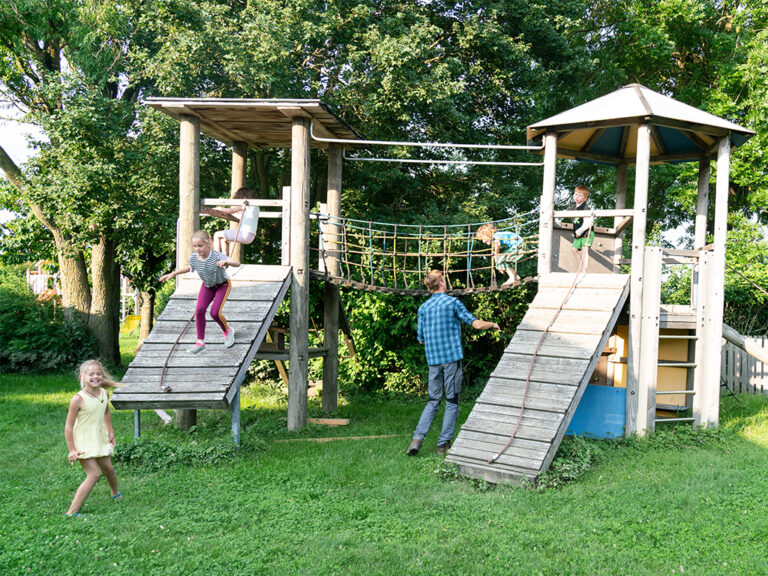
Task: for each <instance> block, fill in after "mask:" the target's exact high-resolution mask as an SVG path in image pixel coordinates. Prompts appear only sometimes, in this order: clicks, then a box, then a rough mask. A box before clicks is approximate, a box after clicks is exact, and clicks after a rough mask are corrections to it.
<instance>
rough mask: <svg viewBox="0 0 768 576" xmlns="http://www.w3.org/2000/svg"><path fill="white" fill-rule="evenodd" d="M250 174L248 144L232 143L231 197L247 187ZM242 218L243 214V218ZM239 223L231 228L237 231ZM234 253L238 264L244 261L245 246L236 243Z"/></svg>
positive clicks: (231, 225) (234, 223)
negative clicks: (246, 182)
mask: <svg viewBox="0 0 768 576" xmlns="http://www.w3.org/2000/svg"><path fill="white" fill-rule="evenodd" d="M247 173H248V144H246V143H245V142H233V143H232V184H231V186H230V191H229V197H230V198H234V197H235V192H237V191H238V190H239V189H240V188H243V187H244V186H245V176H246V174H247ZM240 217H242V214H241V216H240ZM238 225H239V221H236V222H232V223H231V224H230V225H229V227H230V229H232V230H237V227H238ZM230 250H231V251H232V257H233V258H234V259H235V260H237V261H238V262H242V261H243V245H242V244H239V243H235V247H234V249H232V248H231V249H230Z"/></svg>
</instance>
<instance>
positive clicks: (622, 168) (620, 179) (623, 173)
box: [613, 162, 629, 274]
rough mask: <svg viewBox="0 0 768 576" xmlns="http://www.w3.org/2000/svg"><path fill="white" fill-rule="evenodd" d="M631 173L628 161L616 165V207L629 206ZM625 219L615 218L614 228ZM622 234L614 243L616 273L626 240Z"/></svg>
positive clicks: (616, 272) (614, 270) (620, 208)
mask: <svg viewBox="0 0 768 576" xmlns="http://www.w3.org/2000/svg"><path fill="white" fill-rule="evenodd" d="M628 173H629V165H628V164H627V163H626V162H622V163H621V164H619V165H618V166H616V209H617V210H622V209H624V208H626V207H627V176H628ZM622 220H623V218H621V217H618V216H617V217H616V218H614V219H613V226H614V228H615V227H616V226H618V225H619V223H620V222H621V221H622ZM621 237H622V234H618V235H617V236H616V239H615V240H614V244H613V254H614V256H613V272H614V273H615V274H619V273H621V264H620V263H619V262H620V261H621V256H622V253H623V251H624V249H623V247H624V242H623V240H622V238H621Z"/></svg>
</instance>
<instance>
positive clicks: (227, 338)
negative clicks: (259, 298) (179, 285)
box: [159, 230, 240, 354]
mask: <svg viewBox="0 0 768 576" xmlns="http://www.w3.org/2000/svg"><path fill="white" fill-rule="evenodd" d="M192 249H193V252H192V254H191V255H190V256H189V266H184V267H182V268H178V269H176V270H174V271H173V272H169V273H168V274H164V275H163V276H160V279H159V280H160V282H165V281H166V280H170V279H171V278H173V277H174V276H178V275H179V274H186V273H187V272H189V271H190V270H194V271H195V272H197V273H198V275H199V276H200V279H201V280H202V281H203V284H202V286H200V292H199V293H198V295H197V306H196V307H195V327H196V329H197V342H195V345H194V346H193V347H192V348H191V349H190V350H189V351H190V352H191V353H192V354H198V353H200V352H202V351H203V350H205V312H206V310H208V306H211V302H213V306H211V318H213V319H214V320H215V321H216V323H217V324H218V325H219V326H220V327H221V330H222V332H224V346H226V347H227V348H229V347H230V346H232V345H233V344H234V343H235V330H234V328H230V327H229V325H228V324H227V319H226V318H224V315H223V314H222V313H221V308H222V306H224V302H226V301H227V297H228V296H229V291H230V289H231V288H232V282H231V281H230V279H229V277H228V276H227V272H226V270H225V268H226V267H227V266H235V267H237V266H240V262H238V261H237V260H233V259H232V258H229V257H227V255H226V254H223V253H221V252H218V251H216V250H213V248H212V241H211V236H210V235H209V234H208V232H206V231H205V230H198V231H197V232H195V233H194V234H192Z"/></svg>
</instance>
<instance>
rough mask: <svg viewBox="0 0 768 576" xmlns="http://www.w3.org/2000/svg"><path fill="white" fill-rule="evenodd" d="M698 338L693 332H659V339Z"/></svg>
mask: <svg viewBox="0 0 768 576" xmlns="http://www.w3.org/2000/svg"><path fill="white" fill-rule="evenodd" d="M661 339H664V340H698V339H699V337H698V336H696V335H695V334H693V335H691V334H659V340H661Z"/></svg>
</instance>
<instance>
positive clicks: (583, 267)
mask: <svg viewBox="0 0 768 576" xmlns="http://www.w3.org/2000/svg"><path fill="white" fill-rule="evenodd" d="M593 226H594V218H593V219H592V224H590V226H589V228H588V229H587V238H589V235H590V234H591V232H592V227H593ZM588 264H589V243H587V244H585V245H584V246H583V247H582V249H581V262H579V268H578V270H577V272H576V274H575V275H574V277H573V283H572V284H571V287H570V288H568V292H566V294H565V298H563V301H562V302H561V303H560V306H559V307H558V309H557V310H556V311H555V313H554V315H553V316H552V318H551V319H550V321H549V324H547V327H546V328H544V331H543V332H542V333H541V336H540V337H539V341H538V342H537V343H536V348H534V350H533V356H531V364H530V365H529V366H528V374H527V375H526V377H525V387H524V388H523V398H522V400H521V401H520V415H519V416H518V417H517V422H516V423H515V429H514V430H513V431H512V435H511V436H510V437H509V439H508V440H507V442H506V444H504V446H503V447H502V449H501V450H499V451H498V452H497V453H496V454H494V455H493V457H492V458H491V459H490V460H488V464H494V463H495V462H496V461H497V460H498V459H499V458H501V455H502V454H504V452H506V451H507V448H509V446H510V444H512V441H513V440H514V439H515V436H516V435H517V431H518V430H519V429H520V423H521V422H522V421H523V412H525V401H526V400H527V399H528V388H529V385H530V383H531V374H533V366H534V364H535V363H536V356H537V355H538V353H539V349H540V348H541V345H542V343H543V342H544V337H545V336H546V335H547V334H548V333H549V329H550V328H552V325H553V324H554V323H555V320H557V317H558V316H560V312H562V311H563V306H565V303H566V302H568V298H570V297H571V295H572V294H573V291H574V290H575V289H576V285H577V284H578V282H579V276H581V275H582V274H583V273H585V272H586V271H587V266H588Z"/></svg>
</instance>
